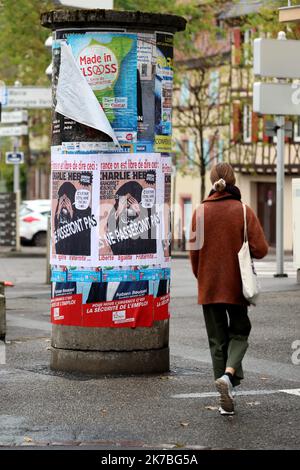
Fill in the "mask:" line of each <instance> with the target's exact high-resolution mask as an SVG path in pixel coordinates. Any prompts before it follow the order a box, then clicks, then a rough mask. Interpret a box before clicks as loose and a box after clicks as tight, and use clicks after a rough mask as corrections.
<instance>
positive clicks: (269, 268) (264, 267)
mask: <svg viewBox="0 0 300 470" xmlns="http://www.w3.org/2000/svg"><path fill="white" fill-rule="evenodd" d="M254 266H255V270H256V272H257V275H258V277H273V275H274V274H275V273H276V271H277V265H276V262H275V261H254ZM284 272H285V273H286V274H288V277H289V278H296V275H297V273H296V268H295V267H294V263H293V262H292V261H287V262H285V263H284Z"/></svg>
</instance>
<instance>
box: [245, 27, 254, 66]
mask: <svg viewBox="0 0 300 470" xmlns="http://www.w3.org/2000/svg"><path fill="white" fill-rule="evenodd" d="M252 33H253V32H252V30H251V29H246V30H245V31H244V34H243V43H244V44H243V46H244V62H245V65H251V47H252V42H253V41H252Z"/></svg>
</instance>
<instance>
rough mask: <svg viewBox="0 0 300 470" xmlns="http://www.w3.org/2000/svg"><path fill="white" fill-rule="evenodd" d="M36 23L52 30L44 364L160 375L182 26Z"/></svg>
mask: <svg viewBox="0 0 300 470" xmlns="http://www.w3.org/2000/svg"><path fill="white" fill-rule="evenodd" d="M79 13H80V14H79ZM42 24H43V25H44V26H46V27H50V28H52V30H53V120H52V148H51V198H52V211H51V265H52V274H51V282H52V287H51V292H52V295H51V321H52V351H51V367H52V368H53V369H58V370H65V371H78V372H85V373H96V374H120V373H121V374H122V373H123V374H129V373H153V372H164V371H167V370H169V333H168V331H169V330H168V329H169V317H170V312H169V301H170V292H169V291H170V271H171V270H170V245H171V224H170V192H171V191H170V189H171V167H172V166H171V136H172V86H173V38H174V33H175V32H177V31H181V30H184V28H185V20H184V19H183V18H181V17H176V16H172V15H159V14H148V13H135V12H117V11H107V10H95V11H92V10H88V11H87V10H84V11H80V12H79V11H78V12H77V11H76V10H72V11H69V12H67V11H57V12H48V13H45V14H43V15H42ZM165 25H168V26H165Z"/></svg>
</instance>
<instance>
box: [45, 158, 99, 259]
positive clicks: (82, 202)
mask: <svg viewBox="0 0 300 470" xmlns="http://www.w3.org/2000/svg"><path fill="white" fill-rule="evenodd" d="M97 168H98V166H97V163H96V162H94V161H92V160H91V159H89V158H88V157H86V156H84V159H82V160H81V159H80V158H75V159H74V158H73V157H70V156H63V155H59V154H56V152H55V151H53V153H52V161H51V193H52V211H51V213H52V220H51V235H52V237H51V240H52V242H51V263H52V264H57V265H65V264H71V265H74V266H89V265H91V262H92V253H93V250H95V246H96V243H97V228H98V220H97V219H98V214H97V211H96V210H95V207H97V205H96V200H97V196H96V194H95V191H96V188H97V183H98V181H97V171H96V170H97Z"/></svg>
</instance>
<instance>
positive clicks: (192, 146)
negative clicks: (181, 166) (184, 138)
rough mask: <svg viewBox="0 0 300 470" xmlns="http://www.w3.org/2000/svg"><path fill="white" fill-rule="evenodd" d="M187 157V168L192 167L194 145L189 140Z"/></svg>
mask: <svg viewBox="0 0 300 470" xmlns="http://www.w3.org/2000/svg"><path fill="white" fill-rule="evenodd" d="M188 156H189V168H193V167H194V161H195V143H194V141H193V140H191V139H190V140H189V144H188Z"/></svg>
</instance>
